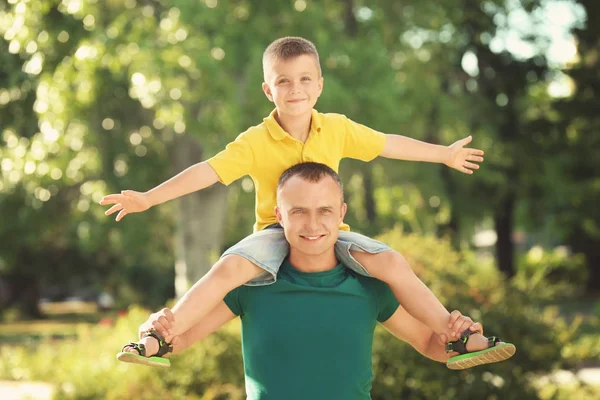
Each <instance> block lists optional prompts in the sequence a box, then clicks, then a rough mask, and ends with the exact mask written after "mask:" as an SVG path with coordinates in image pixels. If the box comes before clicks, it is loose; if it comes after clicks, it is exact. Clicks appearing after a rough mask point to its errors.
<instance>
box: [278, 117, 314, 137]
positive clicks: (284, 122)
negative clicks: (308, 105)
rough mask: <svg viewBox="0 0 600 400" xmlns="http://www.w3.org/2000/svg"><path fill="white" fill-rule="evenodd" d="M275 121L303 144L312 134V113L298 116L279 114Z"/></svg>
mask: <svg viewBox="0 0 600 400" xmlns="http://www.w3.org/2000/svg"><path fill="white" fill-rule="evenodd" d="M275 119H276V120H277V122H278V123H279V125H280V126H281V127H282V128H283V130H284V131H286V132H287V133H288V134H289V135H290V136H291V137H293V138H294V139H296V140H299V141H300V142H302V143H304V142H306V139H308V134H309V132H310V123H311V119H312V111H311V112H309V113H306V114H303V115H298V116H289V115H279V112H277V114H276V115H275Z"/></svg>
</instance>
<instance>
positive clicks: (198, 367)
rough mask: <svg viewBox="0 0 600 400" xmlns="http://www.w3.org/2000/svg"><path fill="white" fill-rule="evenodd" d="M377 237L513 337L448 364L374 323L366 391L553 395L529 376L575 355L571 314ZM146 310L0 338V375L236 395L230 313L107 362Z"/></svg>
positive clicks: (468, 261)
mask: <svg viewBox="0 0 600 400" xmlns="http://www.w3.org/2000/svg"><path fill="white" fill-rule="evenodd" d="M379 239H380V240H382V241H384V242H386V243H388V244H390V245H391V246H392V247H394V248H396V249H397V250H399V251H400V252H401V253H402V254H404V255H405V256H406V258H407V259H408V260H409V262H410V263H411V265H412V266H413V268H414V269H415V271H416V272H417V273H418V275H419V276H420V277H421V278H422V279H423V280H424V281H425V283H426V284H427V285H428V286H429V287H430V288H431V289H432V290H433V291H434V293H435V294H436V295H437V296H438V297H439V298H440V300H442V302H443V303H444V304H445V305H446V306H447V307H448V308H449V309H450V310H451V309H459V310H461V311H462V312H464V313H465V314H467V315H470V316H472V317H473V318H474V319H475V320H478V321H482V322H483V324H484V327H485V331H486V333H487V334H495V335H498V336H501V337H502V338H504V339H505V340H508V341H510V342H512V343H514V344H515V345H516V346H517V353H516V355H515V356H514V357H513V358H512V359H511V360H509V361H507V362H505V363H500V364H493V365H488V366H482V367H478V368H474V369H470V370H465V371H461V372H457V371H450V370H448V369H447V368H446V367H445V366H444V365H443V364H440V363H436V362H434V361H431V360H428V359H425V358H424V357H423V356H421V355H419V354H418V353H417V352H416V351H414V350H413V349H412V348H410V347H409V346H408V345H406V344H404V343H402V342H400V341H398V340H396V339H395V338H393V337H392V336H391V335H390V334H388V333H387V332H385V330H383V329H378V330H377V332H376V339H375V343H374V352H373V360H374V363H373V366H374V372H375V380H374V382H373V390H372V396H373V399H376V400H387V399H394V400H397V399H435V400H438V399H478V400H479V399H498V400H500V399H502V400H505V399H507V400H510V399H515V400H517V399H518V400H525V399H549V398H552V396H554V394H552V393H553V392H552V391H551V388H548V387H547V386H546V387H545V388H544V392H543V393H542V392H541V391H540V389H539V388H538V387H537V386H536V385H535V382H536V381H539V378H540V377H543V376H545V375H547V374H549V373H550V372H552V371H553V370H555V369H556V368H558V367H560V368H564V367H569V366H570V365H574V364H575V363H577V360H578V358H577V357H578V354H569V357H568V358H565V356H564V354H563V353H561V351H565V349H568V346H565V345H564V344H567V343H570V342H572V341H573V338H574V336H575V335H576V334H577V329H578V324H577V322H575V323H573V324H570V325H568V324H567V323H566V322H565V321H564V320H563V319H562V318H560V316H559V314H558V310H557V308H556V307H541V306H540V305H539V304H538V302H537V301H538V299H537V297H536V296H535V295H534V294H531V293H529V292H526V291H523V290H520V289H519V288H517V287H515V286H511V285H509V284H508V283H507V282H506V281H505V280H504V278H503V277H502V275H501V274H499V273H498V272H496V271H495V270H494V269H493V268H489V267H482V266H479V265H478V264H477V261H476V258H475V257H473V256H472V255H471V254H468V253H464V254H458V253H457V252H455V251H454V250H453V249H452V247H451V246H450V243H449V242H447V241H445V240H439V239H436V238H433V237H419V236H415V235H403V234H402V233H401V232H399V231H392V232H389V233H387V234H385V235H382V236H381V237H379ZM147 316H148V311H145V310H141V309H138V308H132V309H131V310H130V312H129V314H128V316H126V317H121V318H119V319H118V320H117V321H116V324H115V325H114V326H112V327H105V326H95V327H93V328H81V329H80V330H79V332H78V339H77V340H74V341H57V342H51V341H46V342H44V343H42V344H39V345H38V346H36V347H35V349H32V348H31V347H3V348H1V349H0V379H10V380H29V379H31V380H41V381H47V382H52V383H54V384H55V385H56V387H57V396H56V398H58V399H109V400H116V399H131V398H135V399H183V398H185V399H202V400H208V399H232V400H237V399H243V398H245V395H244V384H243V382H244V376H243V367H242V358H241V346H240V338H239V323H237V322H233V323H231V324H228V325H227V326H226V327H224V328H223V329H222V330H220V331H219V332H217V333H216V334H214V335H212V336H211V337H209V338H207V339H206V340H204V341H203V342H201V343H199V344H197V345H196V346H194V347H193V348H191V349H190V350H188V351H187V352H185V353H184V354H182V355H179V356H175V357H173V358H172V367H171V368H170V369H168V370H160V369H154V368H146V367H142V366H138V365H133V364H124V363H119V362H117V361H116V360H115V353H116V352H117V351H118V350H119V349H120V348H121V346H122V345H123V344H125V343H127V342H129V341H131V339H133V338H134V337H135V334H136V331H137V326H138V324H139V323H141V322H142V321H144V320H145V319H146V317H147ZM34 350H35V351H34ZM578 390H579V389H578ZM581 390H584V389H580V390H579V392H581ZM585 390H587V389H585ZM556 393H560V395H561V396H564V393H566V392H565V391H560V392H558V391H556ZM557 396H558V394H557ZM563 398H564V397H563Z"/></svg>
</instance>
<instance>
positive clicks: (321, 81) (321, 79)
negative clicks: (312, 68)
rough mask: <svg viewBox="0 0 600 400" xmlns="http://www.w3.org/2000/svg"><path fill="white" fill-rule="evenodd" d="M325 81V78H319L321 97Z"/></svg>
mask: <svg viewBox="0 0 600 400" xmlns="http://www.w3.org/2000/svg"><path fill="white" fill-rule="evenodd" d="M323 80H324V78H323V77H322V76H321V77H320V78H319V96H320V95H321V93H323Z"/></svg>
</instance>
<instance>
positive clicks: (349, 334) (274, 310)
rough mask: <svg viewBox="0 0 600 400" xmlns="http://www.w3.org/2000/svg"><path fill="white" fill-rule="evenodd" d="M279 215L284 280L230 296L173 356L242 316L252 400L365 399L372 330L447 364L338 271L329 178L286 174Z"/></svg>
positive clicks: (381, 302) (385, 297)
mask: <svg viewBox="0 0 600 400" xmlns="http://www.w3.org/2000/svg"><path fill="white" fill-rule="evenodd" d="M275 211H276V215H277V219H278V221H279V224H280V225H281V226H282V227H283V229H284V232H285V237H286V239H287V241H288V242H289V244H290V253H289V258H288V259H286V261H285V262H284V263H283V265H282V266H281V269H280V271H279V274H278V276H277V279H278V280H277V281H276V282H275V283H274V284H272V285H268V286H241V287H239V288H237V289H234V290H233V291H231V292H230V293H229V294H228V295H227V297H226V298H225V300H224V302H222V303H220V304H219V305H218V306H217V307H216V308H215V309H214V310H213V311H212V312H211V313H210V314H209V315H208V316H207V317H206V318H204V320H203V321H202V322H201V323H199V324H197V325H196V326H194V327H193V328H192V329H190V330H188V331H187V332H185V333H184V334H183V335H180V336H178V337H175V338H173V340H172V343H171V344H172V345H173V349H174V352H175V353H178V352H181V351H183V350H184V349H185V348H187V347H189V346H191V345H192V344H193V343H194V342H195V341H197V340H200V339H202V338H204V337H206V336H207V335H209V334H210V333H212V332H213V331H215V330H216V329H218V328H219V327H220V326H222V325H223V324H225V323H226V322H228V321H230V320H232V319H233V318H234V317H235V316H238V315H239V316H240V317H241V320H242V345H243V356H244V370H245V375H246V392H247V395H248V399H261V400H263V399H286V400H293V399H303V400H305V399H310V400H315V399H345V400H352V399H369V398H370V394H369V393H370V389H371V381H372V379H373V372H372V364H371V356H372V344H373V335H374V329H375V326H376V322H380V323H381V324H382V325H383V326H384V327H385V328H387V329H388V330H389V331H390V332H391V333H392V334H393V335H395V336H396V337H398V338H399V339H401V340H404V341H406V342H408V343H409V344H411V345H412V346H413V347H414V348H415V349H416V350H418V351H419V352H421V353H422V354H423V355H424V356H426V357H429V358H431V359H433V360H436V361H440V362H445V361H446V360H447V359H448V355H447V353H446V348H445V346H444V344H445V341H446V338H445V337H439V336H438V335H436V334H435V333H434V332H433V331H432V330H430V329H429V328H428V327H426V326H425V325H424V324H422V323H421V322H419V321H418V320H416V319H415V318H413V317H411V316H410V315H409V314H408V313H407V312H406V311H405V310H404V308H403V307H402V306H400V305H399V304H398V302H397V300H396V298H395V297H394V295H393V293H392V291H391V290H390V288H389V287H388V286H387V285H386V284H385V283H383V282H381V281H379V280H377V279H373V278H367V277H364V276H362V275H359V274H357V273H355V272H353V271H351V270H350V269H348V268H345V267H344V266H342V265H340V264H338V261H337V259H336V255H335V251H334V245H335V243H336V241H337V239H338V227H339V225H340V223H341V222H342V220H343V218H344V215H345V213H346V204H345V203H344V200H343V190H342V184H341V181H340V178H339V176H338V175H337V174H336V173H335V172H334V171H333V170H332V169H330V168H329V167H327V166H325V165H323V164H317V163H303V164H298V165H295V166H293V167H291V168H289V169H288V170H286V171H285V172H284V173H283V174H282V176H281V178H280V180H279V185H278V189H277V207H276V209H275ZM172 322H173V316H172V314H171V313H170V311H169V310H167V309H165V310H163V311H162V312H159V313H157V314H153V316H152V317H151V318H150V319H149V320H148V321H147V322H146V323H145V324H144V325H142V326H141V327H140V329H141V330H142V331H147V330H148V328H150V327H154V328H155V329H157V330H160V331H163V332H165V331H166V332H168V330H169V328H170V325H171V323H172ZM449 325H450V326H451V327H452V328H451V329H452V330H454V331H458V332H463V331H468V332H473V334H472V335H470V336H468V337H469V339H468V342H467V341H466V340H465V342H466V347H468V348H469V349H468V350H469V351H475V350H481V349H485V348H487V347H488V340H487V339H486V338H485V337H483V336H482V335H481V334H480V333H475V332H476V331H479V332H481V331H482V328H481V325H480V324H478V323H473V321H472V320H471V319H470V318H468V317H465V316H462V315H461V314H460V313H459V312H457V311H455V312H453V313H452V315H451V320H450V321H449ZM496 342H497V341H494V343H493V344H492V346H493V345H494V344H496ZM157 347H158V346H157V345H156V344H155V346H154V348H153V349H150V348H148V349H147V350H148V352H149V354H154V353H156V350H157ZM267 350H268V351H267Z"/></svg>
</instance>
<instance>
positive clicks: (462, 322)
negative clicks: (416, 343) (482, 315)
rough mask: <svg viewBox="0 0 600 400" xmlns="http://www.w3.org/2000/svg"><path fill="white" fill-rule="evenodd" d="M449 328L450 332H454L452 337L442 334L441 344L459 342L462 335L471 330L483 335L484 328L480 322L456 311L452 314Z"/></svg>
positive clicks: (440, 337)
mask: <svg viewBox="0 0 600 400" xmlns="http://www.w3.org/2000/svg"><path fill="white" fill-rule="evenodd" d="M448 328H450V331H451V332H452V337H450V338H448V337H447V336H446V335H445V334H443V333H442V334H440V335H439V339H440V343H441V344H445V343H447V342H449V341H455V340H457V339H458V338H459V336H460V334H461V333H463V332H464V331H466V330H467V329H469V330H471V332H478V333H480V334H482V335H483V326H482V325H481V324H480V323H479V322H473V320H472V319H471V317H467V316H466V315H462V314H461V312H460V311H458V310H454V311H452V312H451V313H450V321H449V322H448Z"/></svg>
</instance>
